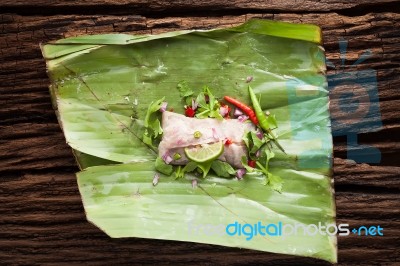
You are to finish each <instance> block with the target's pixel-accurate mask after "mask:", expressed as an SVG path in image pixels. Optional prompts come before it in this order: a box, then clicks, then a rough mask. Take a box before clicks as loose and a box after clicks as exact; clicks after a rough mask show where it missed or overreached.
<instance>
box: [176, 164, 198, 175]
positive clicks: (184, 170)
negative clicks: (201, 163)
mask: <svg viewBox="0 0 400 266" xmlns="http://www.w3.org/2000/svg"><path fill="white" fill-rule="evenodd" d="M196 168H197V164H196V163H195V162H189V163H188V164H187V165H185V167H181V166H178V168H177V169H176V171H175V177H176V178H183V177H185V174H186V173H189V172H193V171H194V170H196Z"/></svg>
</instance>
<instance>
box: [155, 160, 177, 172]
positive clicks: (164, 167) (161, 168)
mask: <svg viewBox="0 0 400 266" xmlns="http://www.w3.org/2000/svg"><path fill="white" fill-rule="evenodd" d="M155 167H156V170H157V171H158V172H160V173H163V174H164V175H168V176H169V175H171V174H172V172H173V171H174V168H173V167H172V165H169V164H166V163H165V162H164V160H163V159H161V158H160V157H157V159H156V162H155Z"/></svg>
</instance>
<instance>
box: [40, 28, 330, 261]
mask: <svg viewBox="0 0 400 266" xmlns="http://www.w3.org/2000/svg"><path fill="white" fill-rule="evenodd" d="M41 48H42V52H43V56H44V58H45V60H46V63H47V69H48V74H49V77H50V79H51V86H50V92H51V96H52V100H53V105H54V107H55V109H56V113H57V116H58V119H59V122H60V125H61V127H62V129H63V132H64V134H65V137H66V140H67V143H68V145H70V146H71V147H72V149H73V151H74V155H75V157H76V159H77V162H78V164H79V166H80V168H81V169H82V171H81V172H79V173H77V180H78V185H79V190H80V193H81V196H82V201H83V205H84V208H85V211H86V215H87V219H88V220H89V221H90V222H92V223H93V224H95V225H96V226H98V227H99V228H100V229H101V230H103V231H104V232H105V233H106V234H108V235H109V236H111V237H140V238H153V239H168V240H178V241H190V242H198V243H208V244H215V245H222V246H229V247H240V248H247V249H254V250H261V251H268V252H274V253H284V254H293V255H300V256H308V257H314V258H320V259H323V260H327V261H330V262H336V261H337V248H336V235H335V234H321V233H316V234H315V228H314V227H313V226H312V225H316V226H318V225H319V224H320V225H322V226H328V225H334V224H335V203H334V190H333V185H332V179H331V177H332V162H331V161H332V135H331V130H330V117H329V110H328V107H329V100H328V90H327V81H326V77H325V70H326V67H325V60H324V58H325V57H324V50H323V48H322V47H321V32H320V29H319V28H318V27H317V26H314V25H304V24H299V25H296V24H289V23H283V22H274V21H267V20H250V21H248V22H246V23H244V24H243V25H240V26H237V27H233V28H226V29H216V30H207V31H177V32H169V33H164V34H159V35H138V36H132V35H125V34H105V35H93V36H81V37H75V38H68V39H62V40H59V41H56V42H53V43H48V44H45V45H42V46H41ZM249 76H251V77H253V80H252V81H251V83H250V85H251V86H252V88H253V89H254V92H255V93H256V94H257V96H258V97H260V96H261V97H260V101H261V102H260V103H261V107H262V108H263V110H264V111H266V110H269V111H270V112H271V113H273V114H275V115H276V118H277V120H278V124H279V128H277V129H276V130H274V132H275V133H276V135H278V136H279V142H280V144H281V146H282V147H283V148H284V149H285V151H286V154H284V153H283V152H281V151H279V150H278V149H275V150H274V152H275V154H276V156H275V158H273V159H272V160H271V161H270V171H271V172H272V173H273V174H276V175H279V176H280V177H281V178H282V179H283V180H284V182H285V183H284V186H283V191H282V193H281V194H280V193H277V192H275V191H273V190H272V189H271V188H270V187H268V186H264V185H263V184H262V181H263V177H262V176H260V175H257V174H254V173H251V174H247V175H246V176H245V177H244V179H243V180H241V181H238V180H237V179H235V178H231V179H227V178H219V177H217V176H215V175H213V174H209V176H208V177H207V178H205V179H199V182H198V186H197V188H193V187H192V184H191V182H190V180H192V179H193V178H194V176H192V175H190V174H188V175H186V177H185V178H182V179H175V177H174V175H172V176H170V177H168V176H163V175H161V177H160V180H159V183H158V184H157V186H153V184H152V180H153V177H154V175H155V170H154V161H155V159H156V157H157V153H156V151H154V150H152V149H150V148H149V147H148V146H146V145H144V144H143V142H142V140H141V136H142V130H143V129H142V124H143V119H144V117H145V114H146V111H147V107H148V106H149V104H150V103H151V102H152V101H153V100H157V99H160V98H161V97H164V96H165V100H166V101H167V102H168V104H169V105H168V108H170V107H171V108H173V109H174V110H175V112H178V113H183V112H184V109H183V103H182V101H181V99H180V97H179V92H178V90H177V89H176V85H177V84H178V82H179V81H181V80H186V81H187V82H188V84H189V85H190V87H191V88H194V89H195V90H196V91H195V93H198V92H200V91H201V89H202V87H203V85H208V86H210V87H211V88H212V91H213V94H214V95H215V96H216V97H220V98H221V97H223V96H224V95H229V96H232V97H235V98H237V99H239V100H241V101H243V102H244V103H247V104H250V99H249V96H248V92H247V87H248V85H249V83H247V82H248V80H247V82H246V78H247V77H249ZM259 222H260V223H261V224H263V225H266V224H275V225H279V224H280V225H285V224H291V225H296V224H297V225H298V226H303V227H304V228H305V227H307V228H309V229H308V231H309V234H304V230H303V229H301V228H300V230H298V232H297V234H289V233H287V234H285V235H275V236H274V235H273V232H274V230H273V229H274V228H273V227H271V228H269V229H271V230H270V232H271V234H266V235H261V234H256V235H255V234H254V233H255V231H254V232H253V235H252V236H253V237H252V238H251V239H248V238H250V237H247V235H249V232H250V230H252V229H251V228H250V226H247V227H246V229H245V232H244V233H242V234H239V231H240V230H239V229H238V228H237V227H236V230H239V231H238V232H236V233H235V234H233V233H234V229H235V227H234V226H233V225H235V226H237V225H238V224H240V225H242V226H244V225H245V224H250V225H253V228H254V225H255V224H258V223H259ZM232 224H233V225H232ZM228 225H231V227H230V229H229V230H230V233H232V235H230V234H228V233H227V232H226V231H225V228H226V227H227V226H228ZM310 225H311V226H310ZM216 228H219V229H221V230H219V231H218V230H213V229H216ZM242 229H243V228H242ZM278 229H279V228H278ZM246 232H247V233H246ZM246 234H247V235H246Z"/></svg>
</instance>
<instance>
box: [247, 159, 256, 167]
mask: <svg viewBox="0 0 400 266" xmlns="http://www.w3.org/2000/svg"><path fill="white" fill-rule="evenodd" d="M247 164H248V165H249V166H250V167H253V168H256V161H254V160H248V161H247Z"/></svg>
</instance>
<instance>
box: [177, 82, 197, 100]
mask: <svg viewBox="0 0 400 266" xmlns="http://www.w3.org/2000/svg"><path fill="white" fill-rule="evenodd" d="M176 88H177V89H178V91H179V95H180V96H181V97H182V98H186V97H189V96H192V95H193V93H194V92H193V90H192V89H191V88H190V87H189V85H188V83H187V81H185V80H182V81H180V82H179V83H178V85H177V86H176Z"/></svg>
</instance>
